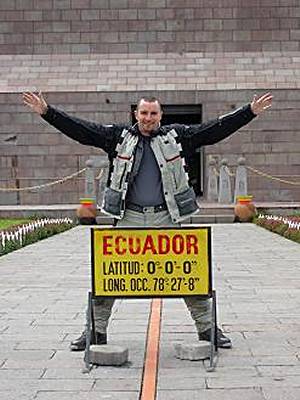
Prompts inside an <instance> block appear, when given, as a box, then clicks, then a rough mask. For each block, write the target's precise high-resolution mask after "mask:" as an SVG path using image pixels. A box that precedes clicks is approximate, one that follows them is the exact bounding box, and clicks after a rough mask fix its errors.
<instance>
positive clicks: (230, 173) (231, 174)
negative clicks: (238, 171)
mask: <svg viewBox="0 0 300 400" xmlns="http://www.w3.org/2000/svg"><path fill="white" fill-rule="evenodd" d="M225 171H226V172H227V174H228V175H229V176H235V173H234V172H231V171H230V169H229V168H228V167H227V166H225Z"/></svg>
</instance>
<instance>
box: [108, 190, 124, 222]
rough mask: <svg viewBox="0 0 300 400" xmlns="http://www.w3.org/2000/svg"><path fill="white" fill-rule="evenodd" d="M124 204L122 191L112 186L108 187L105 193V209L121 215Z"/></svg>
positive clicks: (110, 212)
mask: <svg viewBox="0 0 300 400" xmlns="http://www.w3.org/2000/svg"><path fill="white" fill-rule="evenodd" d="M121 204H122V192H118V191H117V190H114V189H112V188H106V190H105V193H104V205H103V209H104V211H106V212H107V213H109V214H112V215H115V216H120V215H121Z"/></svg>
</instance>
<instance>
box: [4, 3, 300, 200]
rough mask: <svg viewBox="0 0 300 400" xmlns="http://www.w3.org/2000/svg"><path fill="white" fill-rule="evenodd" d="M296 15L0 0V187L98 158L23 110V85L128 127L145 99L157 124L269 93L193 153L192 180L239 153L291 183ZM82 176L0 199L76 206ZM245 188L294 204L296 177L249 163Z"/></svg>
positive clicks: (73, 109)
mask: <svg viewBox="0 0 300 400" xmlns="http://www.w3.org/2000/svg"><path fill="white" fill-rule="evenodd" d="M299 17H300V4H299V1H295V0H272V1H271V0H251V1H248V0H210V1H204V0H1V2H0V20H1V23H0V73H1V76H0V166H1V169H0V187H1V188H5V187H15V186H16V187H19V188H24V187H30V186H35V185H41V184H44V183H47V182H51V181H53V180H56V179H59V178H63V177H66V176H69V175H71V174H73V173H74V172H76V171H79V170H80V169H82V168H84V167H85V162H86V160H87V159H88V158H89V157H90V156H91V155H100V154H101V151H100V150H99V149H94V148H91V147H85V146H82V145H80V144H77V143H75V142H73V141H71V140H70V139H68V138H66V137H64V136H63V135H61V134H60V133H58V132H57V131H56V130H55V129H54V128H52V127H50V126H48V125H47V124H46V123H44V121H42V120H41V119H40V118H39V117H38V116H37V115H35V114H33V113H31V112H30V111H29V110H28V109H26V108H25V107H24V106H23V104H22V99H21V93H22V91H23V90H42V91H43V92H44V94H45V96H46V98H47V100H48V101H49V102H50V103H51V104H53V105H56V106H57V107H61V108H63V109H64V110H66V111H67V112H69V113H71V114H75V115H76V116H79V117H83V118H87V119H90V120H94V121H98V122H103V123H111V122H124V121H125V122H126V121H128V122H130V121H131V120H132V113H131V111H132V107H133V105H134V104H135V103H136V101H137V99H138V98H139V97H140V96H141V95H144V94H155V95H157V96H158V97H159V98H160V99H161V102H162V103H163V105H164V106H165V122H172V121H174V122H183V123H188V122H189V121H190V122H192V123H198V122H201V121H206V120H208V119H211V118H215V117H217V116H218V115H220V114H224V113H227V112H230V111H231V110H233V109H235V108H236V107H238V106H240V105H242V104H245V103H247V102H249V101H250V100H251V99H252V96H253V95H254V94H255V93H257V94H260V93H263V92H266V91H271V92H272V93H273V95H274V105H273V107H272V109H271V110H270V111H269V112H267V113H266V114H264V115H263V116H261V117H259V118H257V119H256V120H255V121H253V122H252V123H251V124H249V125H248V126H246V127H244V128H243V129H241V131H240V133H237V134H235V135H233V136H232V137H230V138H228V139H226V140H225V141H223V142H221V143H219V144H217V145H214V146H208V147H205V148H204V149H203V150H202V152H195V160H196V161H195V162H197V163H198V165H199V169H196V170H195V171H194V176H193V180H194V185H195V186H196V188H197V191H198V194H199V195H203V194H204V196H205V193H206V185H207V165H208V162H209V160H210V158H211V157H213V158H215V159H216V161H217V163H220V161H221V159H222V158H224V157H226V158H227V159H228V162H229V167H230V169H231V170H232V171H234V169H235V167H236V165H237V160H238V158H239V157H240V156H244V157H245V158H246V162H247V165H248V166H250V167H251V168H255V169H256V170H259V171H262V172H264V173H266V174H268V175H271V176H272V177H275V178H280V179H282V180H287V181H292V182H299V181H300V172H299V167H300V155H299V153H300V135H299V126H300V115H299V104H300V103H299V101H300V90H299V87H300V80H299V78H300V68H299V67H300V46H299V39H300V18H299ZM199 171H201V172H199ZM83 181H84V178H83V175H79V176H78V177H77V178H76V179H72V180H68V181H66V182H64V183H63V184H59V185H54V186H51V187H49V188H46V189H43V190H38V189H37V190H35V191H27V190H24V191H20V192H17V193H16V192H0V193H1V195H0V204H39V203H43V204H51V203H77V202H78V198H79V197H82V195H83V192H84V188H83V187H84V184H83V183H84V182H83ZM248 187H249V192H250V193H251V194H253V195H254V197H255V199H256V200H258V201H299V200H300V186H299V184H298V185H293V184H290V183H289V184H288V183H284V182H281V181H278V180H274V179H273V178H266V177H262V176H260V175H258V174H257V173H255V172H254V171H253V170H251V171H249V180H248Z"/></svg>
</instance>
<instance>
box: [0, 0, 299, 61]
mask: <svg viewBox="0 0 300 400" xmlns="http://www.w3.org/2000/svg"><path fill="white" fill-rule="evenodd" d="M299 16H300V4H299V2H298V1H294V0H285V1H282V0H277V1H275V0H251V1H249V0H210V1H204V0H184V1H183V0H1V2H0V20H1V21H3V22H2V23H1V25H0V54H51V53H64V54H70V53H128V52H130V53H148V52H190V51H196V52H227V51H278V50H281V51H298V50H299V38H300V22H299Z"/></svg>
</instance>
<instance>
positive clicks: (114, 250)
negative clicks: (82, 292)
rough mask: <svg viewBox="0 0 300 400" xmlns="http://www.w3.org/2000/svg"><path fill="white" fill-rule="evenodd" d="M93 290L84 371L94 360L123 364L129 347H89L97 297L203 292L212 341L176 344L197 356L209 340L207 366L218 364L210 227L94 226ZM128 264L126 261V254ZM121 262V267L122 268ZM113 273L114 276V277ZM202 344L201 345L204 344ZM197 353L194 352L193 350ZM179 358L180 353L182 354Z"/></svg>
mask: <svg viewBox="0 0 300 400" xmlns="http://www.w3.org/2000/svg"><path fill="white" fill-rule="evenodd" d="M91 245H92V249H91V261H92V262H91V264H92V265H91V267H92V271H91V277H92V292H90V293H89V296H88V309H87V313H86V349H85V355H84V361H85V370H84V372H89V371H90V370H91V368H92V365H93V364H97V365H122V364H124V363H125V362H127V360H128V349H126V348H120V346H110V345H99V346H97V345H96V346H94V345H93V346H92V348H91V346H90V342H91V335H92V330H93V332H95V328H94V315H93V300H94V299H95V298H99V297H114V298H153V297H155V298H156V297H162V298H163V297H165V298H166V297H169V298H170V297H171V298H175V297H183V296H199V297H201V298H205V299H211V301H212V307H211V332H210V342H206V343H203V342H201V341H199V342H197V343H198V347H199V348H198V347H197V346H196V350H195V349H194V353H193V349H191V348H188V345H187V347H186V348H185V350H184V346H182V347H181V349H180V347H179V348H177V354H178V355H180V354H181V353H182V351H183V353H182V357H185V356H186V355H187V354H191V355H190V356H189V357H192V358H189V359H195V358H193V357H199V356H200V355H201V354H200V353H201V351H200V347H201V346H202V348H203V345H204V344H205V345H206V346H204V347H206V354H202V355H203V357H202V359H205V358H206V359H208V360H209V363H208V365H207V364H205V368H206V370H207V371H213V370H214V369H215V367H216V364H217V351H218V349H217V307H216V292H215V291H214V290H213V289H212V262H211V228H210V227H203V226H201V227H195V226H193V227H189V228H186V227H181V228H176V229H174V228H170V227H160V228H157V227H153V228H150V227H147V228H146V229H145V228H129V227H128V228H127V227H120V228H118V227H114V228H111V227H103V228H92V229H91ZM128 257H130V263H128V261H123V262H124V263H125V264H123V262H122V260H123V259H124V258H125V259H126V260H128ZM120 266H121V267H120ZM111 276H112V277H111ZM201 343H202V345H201ZM197 352H198V355H197ZM193 354H194V355H193ZM179 358H181V357H179Z"/></svg>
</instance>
